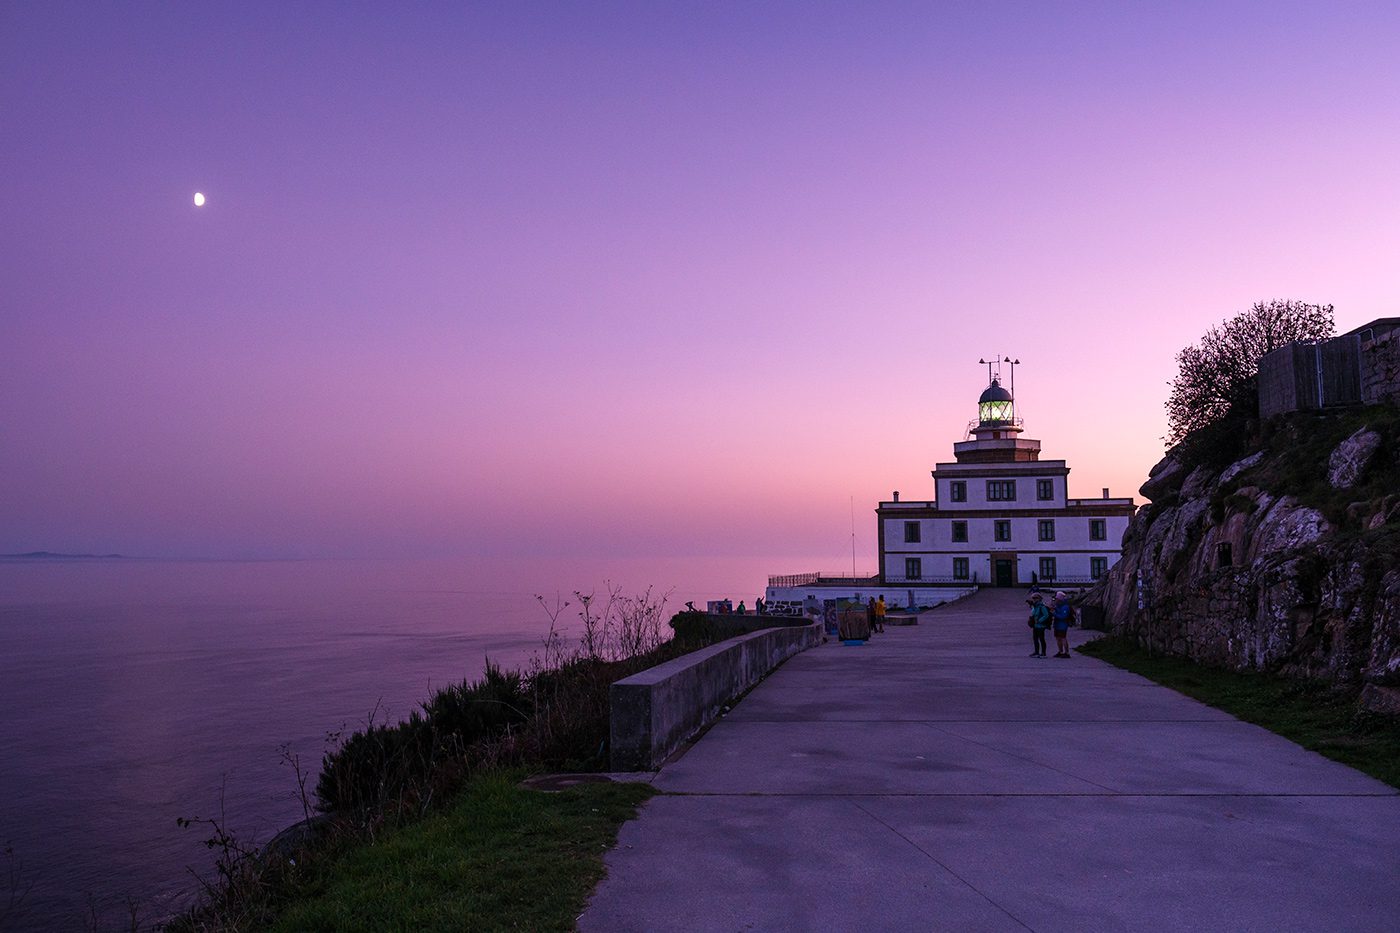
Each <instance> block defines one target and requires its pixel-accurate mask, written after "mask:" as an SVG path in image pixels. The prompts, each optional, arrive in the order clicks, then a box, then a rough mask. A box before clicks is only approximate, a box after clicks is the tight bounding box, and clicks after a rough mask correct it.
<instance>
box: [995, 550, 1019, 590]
mask: <svg viewBox="0 0 1400 933" xmlns="http://www.w3.org/2000/svg"><path fill="white" fill-rule="evenodd" d="M996 565H997V586H1011V585H1012V584H1013V583H1014V582H1015V577H1014V572H1013V571H1012V569H1011V561H1010V559H1008V558H1005V557H998V558H997V560H996Z"/></svg>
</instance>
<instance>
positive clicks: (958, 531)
mask: <svg viewBox="0 0 1400 933" xmlns="http://www.w3.org/2000/svg"><path fill="white" fill-rule="evenodd" d="M953 540H954V541H966V540H967V522H953Z"/></svg>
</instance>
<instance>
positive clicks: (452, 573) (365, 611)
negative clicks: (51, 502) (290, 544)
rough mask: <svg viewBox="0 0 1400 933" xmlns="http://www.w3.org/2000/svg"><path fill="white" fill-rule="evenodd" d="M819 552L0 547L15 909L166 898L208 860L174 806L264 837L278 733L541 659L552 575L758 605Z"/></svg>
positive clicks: (399, 708)
mask: <svg viewBox="0 0 1400 933" xmlns="http://www.w3.org/2000/svg"><path fill="white" fill-rule="evenodd" d="M809 564H810V565H811V569H815V568H816V565H815V564H812V563H811V562H810V561H807V562H803V561H801V560H797V561H792V560H788V561H782V560H779V561H778V562H776V563H775V562H774V561H772V560H763V561H754V560H713V559H708V560H701V561H693V560H691V561H662V560H649V561H613V562H607V563H604V562H601V561H600V562H597V563H579V562H575V563H562V562H554V563H543V564H542V563H539V562H535V561H527V562H513V563H507V562H503V561H489V562H488V561H441V562H370V561H298V562H236V563H234V562H168V561H131V560H127V561H102V562H82V561H63V562H43V563H37V562H0V842H2V843H7V844H9V845H10V846H12V847H13V850H14V858H15V859H16V860H18V863H19V864H20V866H21V883H22V885H24V886H26V887H28V886H29V885H30V884H32V888H30V890H29V893H28V894H27V896H26V897H25V900H24V902H23V909H24V914H23V917H22V919H21V922H20V923H19V924H18V925H17V928H19V929H36V930H42V929H72V928H74V927H75V926H77V927H79V928H81V925H82V923H83V922H85V921H84V920H83V917H84V916H85V915H86V914H87V913H88V912H89V911H90V910H91V909H92V907H93V906H95V907H96V909H97V911H98V913H99V915H101V916H102V917H103V918H104V923H105V924H109V925H112V926H116V925H118V922H119V919H120V914H121V911H122V910H124V908H121V907H120V905H121V904H122V903H123V901H124V899H125V898H127V897H131V898H134V899H135V900H136V902H137V903H138V904H139V905H140V909H141V915H142V916H143V917H145V918H149V919H156V918H158V917H160V916H163V915H165V914H167V913H169V912H170V911H171V910H172V909H173V908H175V907H178V906H179V905H180V904H181V903H183V902H184V898H186V897H187V896H188V893H189V891H190V890H191V888H192V887H193V883H192V879H191V878H190V876H189V869H190V868H196V869H198V870H199V871H201V872H203V871H205V870H206V869H207V867H208V865H209V854H208V853H207V851H206V850H205V849H204V847H203V846H202V845H201V844H200V843H201V840H202V839H204V838H206V836H207V833H205V832H203V831H201V830H200V829H198V828H191V829H180V828H178V827H177V826H176V823H175V820H176V818H177V817H181V816H186V817H192V816H198V817H209V816H217V815H218V814H219V813H220V808H221V807H222V811H223V813H224V814H225V817H226V819H227V822H228V824H229V826H230V828H231V829H233V830H234V831H236V832H237V833H238V834H239V836H240V837H245V838H249V839H252V840H254V841H259V842H265V841H266V840H267V839H268V838H270V837H271V836H272V835H273V834H274V833H275V832H276V831H277V830H279V829H281V828H283V827H285V826H286V825H288V824H290V823H292V822H295V821H296V820H297V819H299V818H300V804H299V803H298V802H297V800H296V797H295V793H294V792H295V781H294V775H293V772H292V769H291V768H290V767H289V766H288V765H287V764H286V763H285V762H284V761H283V759H282V755H281V753H280V751H279V749H280V748H281V747H282V746H283V745H285V746H287V747H288V748H289V749H290V750H291V751H292V752H294V753H296V754H298V755H300V757H301V760H302V763H303V766H304V767H305V768H306V769H307V770H310V771H312V772H313V775H314V773H315V771H316V770H317V768H318V767H319V763H320V757H321V754H322V752H323V751H324V749H325V742H326V734H327V732H329V731H332V730H337V729H340V728H342V727H343V726H347V725H348V726H350V727H352V728H353V727H354V726H355V725H356V724H362V723H363V722H364V720H365V718H366V716H367V715H368V714H369V712H370V710H371V709H372V708H374V707H375V706H376V704H378V705H379V706H380V707H381V708H387V710H388V711H389V713H390V714H391V715H392V716H393V717H394V718H398V717H400V716H402V715H404V714H406V713H407V712H408V711H409V710H411V709H412V708H413V706H414V704H415V703H417V702H418V701H419V700H421V699H423V698H424V697H426V695H427V694H428V692H429V690H430V689H431V688H433V687H435V686H438V685H442V684H445V683H448V682H452V681H457V680H461V679H463V678H465V677H475V676H476V675H477V674H478V673H479V672H480V671H481V668H482V664H483V661H484V660H485V658H486V656H487V655H488V654H489V655H490V657H491V658H492V660H494V661H499V662H502V663H504V664H505V665H506V666H508V667H509V666H519V665H521V664H523V663H526V662H528V660H529V659H530V657H531V655H532V654H534V653H535V652H537V651H538V650H539V648H540V643H541V639H542V637H543V636H544V634H545V632H546V630H547V628H548V619H547V617H546V616H545V613H544V612H543V611H542V610H541V608H540V607H539V605H538V604H537V603H536V602H535V600H534V598H533V595H534V594H535V593H546V594H549V595H550V596H551V597H552V595H553V594H554V593H555V592H556V591H560V592H563V593H564V594H565V598H568V597H567V594H568V592H569V591H570V590H573V589H584V590H587V589H591V588H595V587H596V588H599V589H601V587H602V585H603V581H604V579H610V580H612V581H613V582H614V583H618V584H622V585H624V586H626V587H627V588H628V590H629V591H631V592H639V591H640V590H641V589H642V588H644V587H645V586H646V585H648V584H653V585H655V586H656V587H657V588H658V590H659V591H664V590H666V589H672V590H673V593H672V595H671V598H670V600H669V602H668V607H669V608H671V609H679V608H681V606H682V605H683V603H684V601H685V600H687V599H704V598H716V597H719V596H730V597H733V598H734V599H736V600H737V599H740V598H743V599H745V600H747V601H748V602H749V604H750V605H752V603H753V599H754V597H755V596H756V595H758V594H759V593H761V591H762V585H763V582H764V580H765V576H764V574H765V573H767V572H790V571H799V570H804V569H808V565H809ZM572 612H573V610H572V609H568V610H565V615H566V617H567V618H568V619H569V620H571V621H572V620H573V615H572ZM313 781H314V777H313ZM8 867H9V866H6V865H5V864H4V863H3V861H0V910H3V908H4V905H5V903H6V901H7V899H8V897H9V885H8V883H7V878H8V874H9V873H8V870H7V869H8Z"/></svg>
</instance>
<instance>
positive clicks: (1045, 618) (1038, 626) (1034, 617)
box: [1026, 593, 1051, 658]
mask: <svg viewBox="0 0 1400 933" xmlns="http://www.w3.org/2000/svg"><path fill="white" fill-rule="evenodd" d="M1028 601H1029V602H1030V604H1031V614H1030V618H1028V619H1026V624H1027V625H1029V626H1030V627H1031V657H1033V658H1043V657H1045V630H1046V629H1047V628H1049V627H1050V620H1051V614H1050V607H1048V606H1046V605H1045V597H1043V596H1041V595H1040V594H1039V593H1032V594H1031V598H1030V600H1028Z"/></svg>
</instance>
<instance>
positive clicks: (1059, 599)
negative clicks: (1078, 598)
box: [1041, 590, 1074, 658]
mask: <svg viewBox="0 0 1400 933" xmlns="http://www.w3.org/2000/svg"><path fill="white" fill-rule="evenodd" d="M1053 616H1054V622H1055V657H1057V658H1067V657H1069V627H1070V624H1071V623H1073V622H1074V607H1073V606H1071V605H1070V604H1069V597H1068V596H1066V595H1065V591H1064V590H1060V591H1059V592H1057V593H1056V594H1055V608H1054V611H1053ZM1041 650H1042V651H1043V650H1044V649H1043V648H1042V649H1041Z"/></svg>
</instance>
